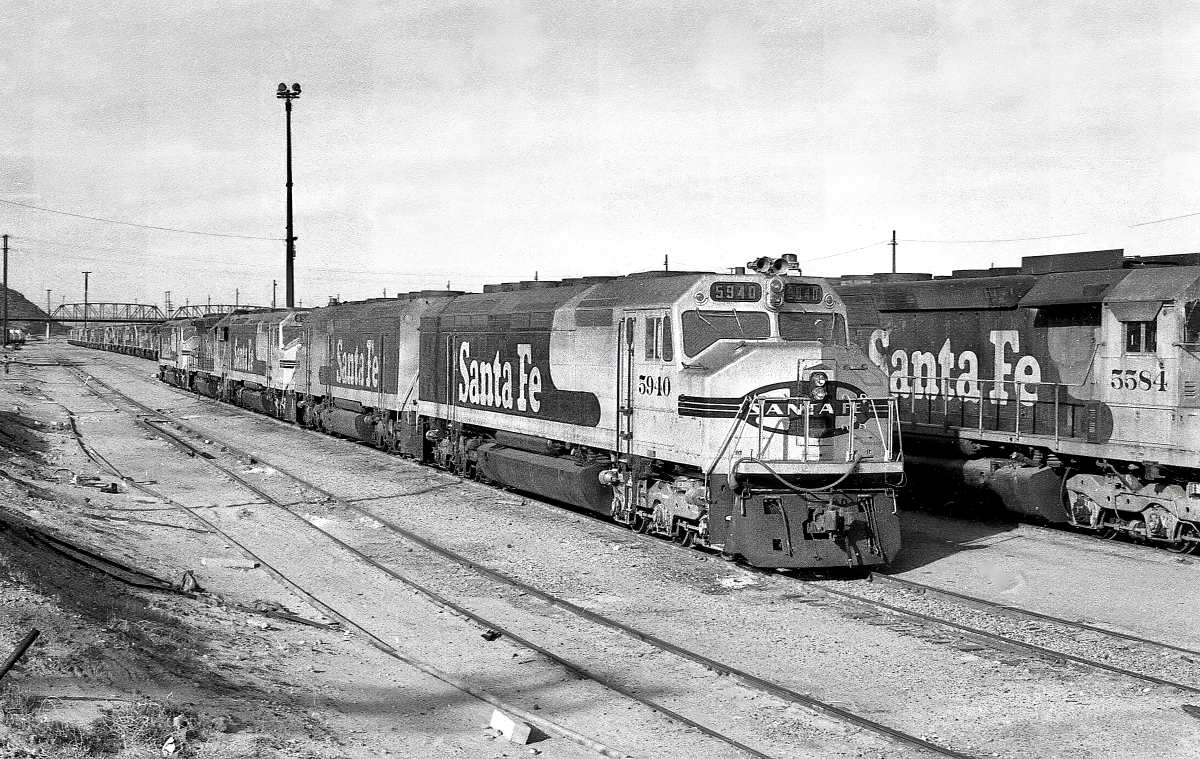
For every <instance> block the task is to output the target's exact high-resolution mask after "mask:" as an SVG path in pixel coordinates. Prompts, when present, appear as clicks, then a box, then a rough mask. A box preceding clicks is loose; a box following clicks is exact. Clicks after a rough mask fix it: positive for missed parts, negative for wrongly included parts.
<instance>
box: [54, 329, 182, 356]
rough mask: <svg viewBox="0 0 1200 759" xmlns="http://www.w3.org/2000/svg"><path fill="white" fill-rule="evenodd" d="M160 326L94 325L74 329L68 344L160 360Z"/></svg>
mask: <svg viewBox="0 0 1200 759" xmlns="http://www.w3.org/2000/svg"><path fill="white" fill-rule="evenodd" d="M160 328H161V325H159V324H92V325H89V326H87V327H72V328H71V336H70V337H69V338H68V339H67V342H68V343H70V344H71V345H82V346H84V347H87V348H96V349H98V350H106V351H111V352H112V353H124V354H127V355H130V356H140V357H141V358H148V359H152V360H153V359H156V358H158V342H159V337H158V334H159V329H160Z"/></svg>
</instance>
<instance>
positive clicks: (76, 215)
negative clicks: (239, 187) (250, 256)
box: [0, 198, 282, 242]
mask: <svg viewBox="0 0 1200 759" xmlns="http://www.w3.org/2000/svg"><path fill="white" fill-rule="evenodd" d="M0 203H6V204H8V205H10V206H20V207H21V208H32V209H33V210H35V211H45V212H46V213H56V214H59V215H60V216H72V217H74V218H76V219H88V220H89V221H102V222H105V223H106V224H121V225H124V226H127V227H139V228H141V229H157V230H159V231H160V232H179V233H182V234H186V235H204V236H205V237H232V238H236V239H238V240H269V241H270V242H279V241H280V240H281V239H282V238H279V237H255V236H253V235H228V234H223V233H221V232H198V231H196V230H194V229H176V228H174V227H156V226H154V225H152V224H137V223H135V222H132V221H118V220H116V219H104V218H101V217H99V216H85V215H84V214H80V213H70V212H69V211H58V210H55V209H53V208H43V207H42V206H32V205H29V204H28V203H18V202H16V201H15V200H4V199H2V198H0Z"/></svg>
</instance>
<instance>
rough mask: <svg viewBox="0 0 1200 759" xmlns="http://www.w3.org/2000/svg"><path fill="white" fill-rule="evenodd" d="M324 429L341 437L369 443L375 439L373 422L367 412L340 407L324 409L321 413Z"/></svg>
mask: <svg viewBox="0 0 1200 759" xmlns="http://www.w3.org/2000/svg"><path fill="white" fill-rule="evenodd" d="M321 419H322V421H323V422H324V423H325V429H327V430H329V431H330V432H333V433H336V434H338V435H342V436H343V437H348V438H353V439H355V440H361V441H363V442H364V443H370V442H372V441H374V440H375V424H374V423H373V422H372V421H371V419H370V417H369V416H368V415H367V414H363V413H359V412H355V411H347V410H346V409H342V408H329V409H325V411H324V412H322V415H321Z"/></svg>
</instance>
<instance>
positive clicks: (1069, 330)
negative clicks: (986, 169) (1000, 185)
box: [833, 250, 1200, 552]
mask: <svg viewBox="0 0 1200 759" xmlns="http://www.w3.org/2000/svg"><path fill="white" fill-rule="evenodd" d="M833 286H834V289H835V290H836V291H837V293H838V294H839V295H840V296H841V298H842V300H843V301H844V302H845V304H846V308H847V312H848V315H849V320H850V331H851V335H852V337H853V340H854V341H855V343H856V344H858V345H860V346H862V347H863V348H864V349H865V350H866V351H867V353H868V355H869V357H870V360H871V362H872V363H873V364H874V365H876V366H878V367H879V368H880V369H881V370H882V371H885V372H887V373H888V374H889V386H890V391H891V394H892V397H893V398H895V399H896V400H897V401H899V409H898V410H899V415H900V416H899V420H900V423H901V426H902V428H903V429H904V431H905V439H906V442H907V443H908V446H909V453H910V455H909V456H908V458H907V463H908V464H909V472H910V474H911V475H912V476H913V477H914V485H915V484H916V483H918V482H919V483H921V484H922V485H929V486H942V487H944V486H947V485H949V486H950V487H949V489H950V494H949V495H950V497H951V498H961V497H962V496H964V495H967V496H968V497H971V498H974V499H975V500H978V498H977V497H978V495H979V494H987V495H988V496H989V497H990V498H991V499H993V500H995V501H997V502H999V503H1000V504H1002V505H1003V506H1004V507H1005V508H1007V509H1009V510H1011V511H1013V512H1017V513H1021V514H1026V515H1032V516H1036V517H1039V518H1042V519H1045V520H1048V521H1051V522H1062V523H1068V524H1070V525H1074V526H1075V527H1078V528H1082V529H1085V530H1089V531H1093V532H1096V533H1099V534H1101V535H1103V536H1105V537H1112V536H1115V535H1117V534H1123V535H1126V536H1129V537H1131V538H1133V539H1135V540H1137V541H1144V542H1150V543H1154V544H1156V545H1160V546H1163V547H1166V548H1169V549H1171V550H1175V551H1189V552H1197V551H1200V454H1198V451H1200V254H1185V255H1169V256H1153V257H1126V256H1125V255H1124V251H1122V250H1104V251H1091V252H1083V253H1072V254H1064V255H1054V256H1033V257H1026V258H1024V259H1023V260H1022V262H1021V266H1020V267H1012V268H992V269H987V270H967V271H956V272H954V273H953V274H952V275H951V276H949V277H937V278H934V277H931V276H929V275H927V274H926V275H912V274H891V275H889V274H881V275H874V276H862V277H859V276H851V277H843V278H841V279H840V280H837V281H835V282H833Z"/></svg>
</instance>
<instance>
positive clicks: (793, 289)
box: [783, 282, 825, 303]
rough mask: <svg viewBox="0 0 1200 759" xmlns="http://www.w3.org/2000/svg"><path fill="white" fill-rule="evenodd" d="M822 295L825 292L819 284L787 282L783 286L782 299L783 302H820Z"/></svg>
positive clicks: (823, 295)
mask: <svg viewBox="0 0 1200 759" xmlns="http://www.w3.org/2000/svg"><path fill="white" fill-rule="evenodd" d="M823 297H825V292H824V291H823V290H822V289H821V286H820V285H805V284H800V283H798V282H789V283H788V284H787V285H786V286H785V287H784V288H783V300H784V302H785V303H820V302H821V298H823Z"/></svg>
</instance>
